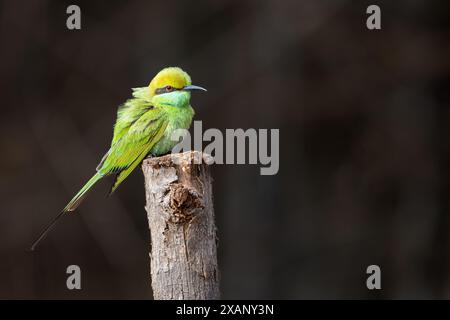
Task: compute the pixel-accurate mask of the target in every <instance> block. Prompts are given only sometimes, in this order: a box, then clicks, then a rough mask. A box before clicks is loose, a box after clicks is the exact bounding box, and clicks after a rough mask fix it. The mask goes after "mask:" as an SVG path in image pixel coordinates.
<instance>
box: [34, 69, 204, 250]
mask: <svg viewBox="0 0 450 320" xmlns="http://www.w3.org/2000/svg"><path fill="white" fill-rule="evenodd" d="M192 90H204V91H206V89H204V88H202V87H198V86H194V85H192V84H191V78H190V76H189V75H188V74H187V73H186V72H184V71H183V70H181V69H180V68H176V67H172V68H165V69H163V70H161V71H160V72H159V73H158V74H157V75H156V76H155V77H154V78H153V80H152V81H151V82H150V84H149V86H148V87H142V88H135V89H133V98H131V99H129V100H128V101H126V102H125V103H124V104H123V105H122V106H120V107H119V109H118V111H117V120H116V123H115V125H114V132H113V138H112V142H111V147H110V148H109V150H108V152H106V154H105V155H104V157H103V159H102V160H101V161H100V163H99V165H98V166H97V169H96V170H97V173H96V174H95V175H94V176H93V177H92V178H91V179H90V180H89V181H88V182H87V183H86V184H85V185H84V187H83V188H81V190H80V191H79V192H78V193H77V194H76V195H75V196H74V197H73V199H72V200H70V202H69V203H68V204H67V206H66V207H65V208H64V209H63V211H62V212H61V213H60V214H59V215H58V216H57V217H56V218H55V219H54V220H53V221H52V222H51V223H50V225H49V226H48V227H47V228H46V229H45V230H44V231H43V232H42V233H41V235H40V236H39V237H38V239H37V240H36V241H35V242H34V243H33V245H32V246H31V250H34V248H35V247H36V245H37V244H38V243H39V242H40V241H41V240H42V239H43V238H44V237H45V235H46V234H47V232H48V231H50V229H51V228H52V227H53V226H54V224H55V223H56V221H57V220H58V219H59V218H60V217H61V216H62V215H63V214H64V213H66V212H69V211H73V210H75V209H76V208H77V207H78V206H79V205H80V203H81V202H82V201H83V199H84V198H85V197H86V195H87V193H88V191H89V190H90V189H91V188H92V186H94V184H95V183H96V182H98V181H99V180H100V179H102V178H103V177H105V176H108V175H111V174H115V175H116V177H115V181H114V184H113V185H112V187H111V190H110V194H111V193H113V192H114V191H115V190H116V189H117V187H118V186H119V185H120V184H121V183H122V181H124V180H125V178H126V177H128V175H129V174H130V173H131V172H132V171H133V170H134V169H135V168H136V167H137V166H138V165H139V164H140V163H141V162H142V160H143V159H144V158H145V157H146V156H148V155H152V156H159V155H163V154H167V153H169V152H170V151H171V150H172V148H173V147H174V146H175V144H176V143H177V142H176V141H172V139H171V135H172V133H173V131H174V130H176V129H188V128H189V127H190V125H191V122H192V117H193V116H194V109H193V108H192V107H191V105H190V98H191V91H192Z"/></svg>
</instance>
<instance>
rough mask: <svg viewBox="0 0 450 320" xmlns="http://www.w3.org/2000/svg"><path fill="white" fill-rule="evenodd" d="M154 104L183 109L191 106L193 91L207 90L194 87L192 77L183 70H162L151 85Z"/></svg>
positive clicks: (172, 68) (173, 68) (174, 68)
mask: <svg viewBox="0 0 450 320" xmlns="http://www.w3.org/2000/svg"><path fill="white" fill-rule="evenodd" d="M149 89H150V95H151V97H152V102H154V103H155V104H159V105H162V106H175V107H183V106H188V105H189V99H190V97H191V91H192V90H203V91H206V89H204V88H202V87H199V86H194V85H192V82H191V77H190V76H189V75H188V74H187V73H186V72H184V71H183V70H182V69H180V68H177V67H170V68H165V69H162V70H161V71H160V72H159V73H158V74H157V75H156V76H155V77H154V78H153V80H152V81H151V82H150V84H149Z"/></svg>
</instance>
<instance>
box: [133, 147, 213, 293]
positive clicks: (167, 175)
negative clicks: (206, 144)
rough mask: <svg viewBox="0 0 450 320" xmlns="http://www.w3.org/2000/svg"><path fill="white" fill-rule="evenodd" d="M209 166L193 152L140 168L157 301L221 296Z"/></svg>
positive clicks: (149, 161) (148, 161) (152, 161)
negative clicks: (142, 173) (143, 182)
mask: <svg viewBox="0 0 450 320" xmlns="http://www.w3.org/2000/svg"><path fill="white" fill-rule="evenodd" d="M200 159H203V161H202V162H203V163H201V164H199V162H200V161H199V160H200ZM194 160H195V161H194ZM210 161H211V157H210V156H207V155H205V154H202V153H201V152H197V151H189V152H184V153H180V154H169V155H166V156H162V157H155V158H148V159H145V160H144V162H143V164H142V170H143V172H144V177H145V194H146V201H147V204H146V210H147V217H148V222H149V227H150V233H151V253H150V259H151V263H150V265H151V278H152V279H151V282H152V288H153V297H154V299H158V300H206V299H219V297H220V295H219V270H218V266H217V246H216V226H215V224H214V208H213V201H212V178H211V175H210V172H209V168H208V165H207V164H206V163H211V162H210Z"/></svg>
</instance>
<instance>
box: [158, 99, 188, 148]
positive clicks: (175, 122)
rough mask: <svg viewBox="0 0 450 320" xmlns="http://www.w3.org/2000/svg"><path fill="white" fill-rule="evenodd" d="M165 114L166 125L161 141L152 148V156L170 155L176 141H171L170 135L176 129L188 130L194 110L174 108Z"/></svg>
mask: <svg viewBox="0 0 450 320" xmlns="http://www.w3.org/2000/svg"><path fill="white" fill-rule="evenodd" d="M166 112H167V118H168V124H167V127H166V130H165V132H164V134H163V136H162V137H161V139H160V140H159V141H158V142H157V143H156V144H155V145H154V146H153V148H152V149H151V151H150V153H151V154H152V155H154V156H160V155H164V154H167V153H170V152H171V151H172V149H173V147H174V146H175V145H176V144H177V143H178V141H172V134H173V132H174V131H175V130H177V129H189V127H190V126H191V122H192V118H193V116H194V109H192V107H191V106H188V107H185V108H178V107H175V108H174V109H172V108H171V109H169V110H167V111H166Z"/></svg>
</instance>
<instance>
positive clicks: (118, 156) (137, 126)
mask: <svg viewBox="0 0 450 320" xmlns="http://www.w3.org/2000/svg"><path fill="white" fill-rule="evenodd" d="M167 124H168V119H167V117H166V115H165V113H164V112H162V111H161V109H158V108H154V109H150V110H148V111H147V112H146V113H144V114H143V115H142V116H141V117H140V118H139V119H138V120H137V121H136V122H135V123H134V124H133V125H132V126H131V127H130V128H129V130H128V132H127V133H126V134H125V135H124V136H123V137H122V138H120V140H119V141H117V142H116V143H115V144H114V145H113V146H111V149H110V150H109V151H108V153H107V156H106V158H105V159H104V161H103V164H102V165H101V167H100V168H98V171H99V172H100V173H102V174H104V175H107V174H113V173H117V174H118V175H117V177H116V181H115V183H114V185H113V187H112V189H111V192H113V191H114V190H115V189H116V188H117V187H118V186H119V184H120V183H121V182H122V181H123V180H125V178H126V177H127V176H128V175H129V174H130V173H131V172H132V171H133V170H134V168H136V166H138V165H139V163H141V161H142V160H143V159H144V158H145V156H146V155H147V154H148V153H149V152H150V150H151V148H152V147H153V146H154V145H155V143H156V142H158V141H159V140H160V139H161V137H162V136H163V134H164V131H165V130H166V127H167Z"/></svg>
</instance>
